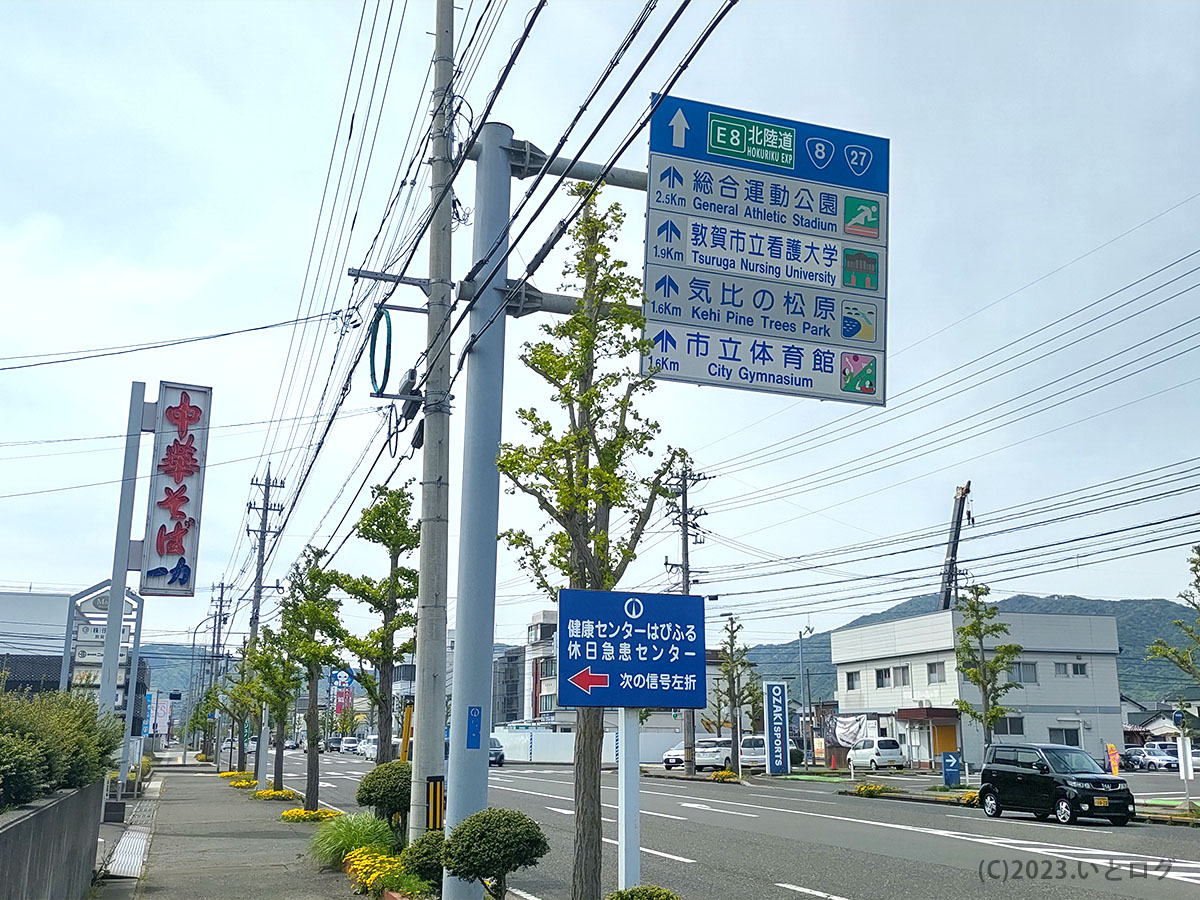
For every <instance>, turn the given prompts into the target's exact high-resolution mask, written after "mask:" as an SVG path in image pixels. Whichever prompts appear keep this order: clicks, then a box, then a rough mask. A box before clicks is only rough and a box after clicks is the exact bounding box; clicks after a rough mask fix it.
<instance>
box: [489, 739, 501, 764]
mask: <svg viewBox="0 0 1200 900" xmlns="http://www.w3.org/2000/svg"><path fill="white" fill-rule="evenodd" d="M488 765H489V766H502V765H504V745H503V744H501V743H500V741H499V740H498V739H496V738H490V739H489V740H488Z"/></svg>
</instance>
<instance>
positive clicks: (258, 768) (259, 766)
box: [238, 461, 283, 790]
mask: <svg viewBox="0 0 1200 900" xmlns="http://www.w3.org/2000/svg"><path fill="white" fill-rule="evenodd" d="M250 484H252V485H253V486H254V487H260V488H262V489H263V502H262V506H255V505H254V504H253V503H248V504H246V508H247V509H249V510H256V509H257V510H259V511H260V512H261V513H262V516H261V517H260V519H259V524H258V565H257V566H256V567H255V569H254V598H253V600H252V602H251V605H250V642H249V644H247V647H248V648H249V649H250V650H253V649H254V644H255V642H256V641H257V640H258V618H259V613H260V611H261V609H262V582H263V568H264V567H265V565H266V559H267V535H269V534H275V533H276V532H274V531H271V530H270V529H268V528H267V516H268V515H270V514H271V513H273V512H282V511H283V504H281V503H271V488H273V487H280V488H281V487H283V482H282V481H278V480H274V479H272V478H271V463H270V461H268V462H267V477H266V478H265V479H263V480H262V481H258V480H257V479H252V480H251V481H250ZM246 532H247V533H250V529H249V528H247V529H246ZM243 737H244V735H239V736H238V740H242V739H243ZM267 743H268V737H267V707H266V704H263V707H262V710H261V712H260V714H259V722H258V744H257V745H256V748H255V751H254V779H255V781H257V782H258V787H259V789H260V790H263V789H265V788H266V786H267V785H266V782H265V779H264V774H263V773H264V766H263V760H264V759H266V756H267ZM275 752H276V753H282V752H283V747H276V748H275Z"/></svg>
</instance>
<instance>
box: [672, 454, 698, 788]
mask: <svg viewBox="0 0 1200 900" xmlns="http://www.w3.org/2000/svg"><path fill="white" fill-rule="evenodd" d="M704 478H705V476H703V475H698V474H696V473H694V472H692V470H691V466H690V465H689V464H688V462H687V461H686V460H685V461H684V463H683V468H682V470H681V471H680V474H679V481H678V482H677V483H676V484H675V485H673V488H674V490H675V493H676V494H678V495H679V508H678V510H677V511H676V515H675V524H676V525H678V526H679V540H680V545H679V559H680V562H679V570H680V575H681V576H682V579H681V593H682V594H683V595H684V596H687V595H688V594H690V593H691V592H692V567H691V560H690V558H689V554H688V549H689V545H690V544H691V539H692V537H693V531H692V529H693V528H695V526H696V520H697V519H698V518H699V517H700V516H702V515H704V514H705V513H704V510H702V509H692V508H691V506H689V505H688V487H689V486H691V485H692V484H695V483H696V482H699V481H703V480H704ZM697 538H698V534H697ZM697 542H699V541H697ZM667 565H668V568H671V567H672V566H671V564H670V563H668V564H667ZM683 771H684V773H685V774H687V775H695V774H696V710H694V709H685V710H684V711H683Z"/></svg>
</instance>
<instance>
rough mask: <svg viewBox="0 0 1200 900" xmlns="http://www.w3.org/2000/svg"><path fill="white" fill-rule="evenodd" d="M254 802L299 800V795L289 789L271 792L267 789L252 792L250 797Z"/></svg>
mask: <svg viewBox="0 0 1200 900" xmlns="http://www.w3.org/2000/svg"><path fill="white" fill-rule="evenodd" d="M250 796H251V797H253V798H254V799H255V800H299V799H300V795H299V794H297V793H296V792H295V791H293V790H292V789H291V788H284V789H283V790H282V791H276V790H272V789H271V788H267V789H266V790H263V791H254V792H253V793H252V794H251V795H250Z"/></svg>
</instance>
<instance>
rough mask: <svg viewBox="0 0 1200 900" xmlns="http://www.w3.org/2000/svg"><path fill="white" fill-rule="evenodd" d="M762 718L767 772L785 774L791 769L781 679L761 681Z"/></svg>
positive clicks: (783, 685)
mask: <svg viewBox="0 0 1200 900" xmlns="http://www.w3.org/2000/svg"><path fill="white" fill-rule="evenodd" d="M762 688H763V718H764V720H765V722H766V730H767V774H768V775H786V774H788V772H789V771H791V754H789V753H788V728H787V720H788V716H787V701H788V698H787V685H786V684H784V683H783V682H782V681H764V682H763V686H762Z"/></svg>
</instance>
